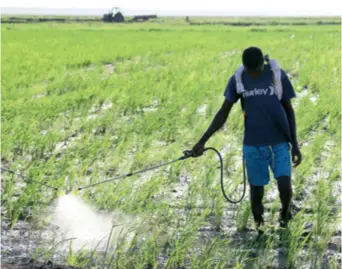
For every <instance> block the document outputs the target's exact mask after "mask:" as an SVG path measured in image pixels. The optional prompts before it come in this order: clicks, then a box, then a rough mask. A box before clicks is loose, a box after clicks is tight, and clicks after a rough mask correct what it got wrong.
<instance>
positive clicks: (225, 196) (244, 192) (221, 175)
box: [204, 147, 246, 204]
mask: <svg viewBox="0 0 342 269" xmlns="http://www.w3.org/2000/svg"><path fill="white" fill-rule="evenodd" d="M208 150H212V151H214V152H215V153H216V154H217V156H218V157H219V159H220V177H221V179H220V182H221V190H222V194H223V196H224V198H225V199H226V200H227V201H228V202H229V203H232V204H237V203H239V202H241V201H242V199H243V198H244V197H245V194H246V172H245V159H244V158H242V164H243V192H242V195H241V198H240V199H239V200H237V201H233V200H231V199H229V198H228V196H227V194H226V192H225V190H224V185H223V159H222V156H221V154H220V152H219V151H218V150H217V149H215V148H211V147H209V148H205V149H204V151H208Z"/></svg>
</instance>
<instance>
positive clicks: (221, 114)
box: [187, 99, 234, 157]
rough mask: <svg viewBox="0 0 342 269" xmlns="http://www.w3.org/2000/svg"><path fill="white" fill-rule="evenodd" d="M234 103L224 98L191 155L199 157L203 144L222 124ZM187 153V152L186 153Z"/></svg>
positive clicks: (202, 150)
mask: <svg viewBox="0 0 342 269" xmlns="http://www.w3.org/2000/svg"><path fill="white" fill-rule="evenodd" d="M233 105H234V103H233V102H231V101H228V100H227V99H225V100H224V102H223V104H222V106H221V108H220V110H219V111H218V112H217V113H216V115H215V117H214V119H213V121H212V122H211V124H210V126H209V128H208V130H207V131H206V132H205V133H204V135H203V136H202V138H201V139H200V140H199V141H198V142H197V144H196V145H195V146H194V147H193V149H192V150H191V155H192V157H199V156H201V155H202V154H203V152H204V145H205V143H206V142H207V141H208V140H209V138H210V137H211V136H212V135H213V134H214V133H215V132H216V131H217V130H219V129H220V128H221V127H222V126H223V124H224V123H225V122H226V120H227V118H228V116H229V113H230V110H231V108H232V107H233ZM187 154H189V152H188V153H187Z"/></svg>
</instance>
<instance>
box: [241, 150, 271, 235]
mask: <svg viewBox="0 0 342 269" xmlns="http://www.w3.org/2000/svg"><path fill="white" fill-rule="evenodd" d="M243 153H244V158H245V161H246V170H247V177H248V182H249V184H250V198H251V209H252V213H253V217H254V221H255V224H256V226H257V230H258V232H259V234H262V230H260V228H261V227H260V226H261V225H263V223H264V220H263V213H264V206H263V204H262V199H263V196H264V186H266V185H267V184H268V183H269V179H270V175H269V171H268V163H269V157H268V155H270V152H269V149H268V147H254V146H244V147H243Z"/></svg>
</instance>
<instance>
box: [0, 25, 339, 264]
mask: <svg viewBox="0 0 342 269" xmlns="http://www.w3.org/2000/svg"><path fill="white" fill-rule="evenodd" d="M1 31H2V32H1V34H2V59H1V61H2V62H1V64H2V95H1V97H2V100H1V105H2V106H1V123H2V126H1V137H2V139H1V146H2V166H5V167H7V168H10V169H11V170H15V171H22V172H23V173H24V174H25V175H27V176H29V177H32V178H34V179H35V180H37V181H40V182H45V183H47V184H50V185H53V186H56V187H58V188H60V189H61V190H62V191H61V192H59V193H54V192H53V191H51V190H49V189H47V188H46V187H44V186H41V185H39V184H38V183H36V182H30V181H29V180H23V179H21V178H19V177H17V176H14V175H11V174H2V193H1V197H2V206H3V208H4V211H3V212H4V214H5V216H6V217H7V218H9V219H10V220H11V222H12V225H13V226H14V225H15V223H16V222H17V221H18V220H19V219H20V220H24V219H27V220H30V218H39V217H40V215H39V212H41V211H43V210H44V209H45V208H46V207H47V206H48V205H49V204H50V203H51V202H52V201H53V200H55V199H56V197H57V196H58V195H61V194H63V192H64V191H63V190H65V189H67V188H72V189H75V188H76V187H80V186H84V185H87V184H90V183H95V182H98V181H101V180H103V179H107V178H109V177H112V176H114V175H120V174H124V173H128V172H130V171H136V170H139V169H142V168H145V167H148V166H150V165H153V164H158V163H161V162H163V161H169V160H173V159H176V158H178V157H180V156H181V155H182V151H183V150H185V149H189V148H191V147H192V146H193V144H194V143H195V142H196V141H197V139H198V138H199V137H200V136H201V135H202V133H203V132H204V131H205V129H206V128H207V127H208V126H209V124H210V122H211V120H212V118H213V117H214V115H215V113H216V111H217V110H218V109H219V107H220V105H221V103H222V102H223V91H224V89H225V86H226V83H227V81H228V79H229V77H230V76H231V75H232V73H233V72H234V71H235V69H236V68H237V67H238V66H239V65H240V62H241V52H242V50H243V49H244V48H245V47H247V46H250V45H257V46H260V47H261V48H262V49H263V51H264V52H265V53H268V54H269V55H270V57H271V58H275V59H277V60H278V61H279V62H280V64H281V65H282V67H283V68H284V70H285V71H286V72H287V73H288V74H289V75H290V77H291V80H292V82H293V85H294V87H295V89H296V92H297V94H298V95H299V97H298V101H295V104H296V106H295V110H296V116H297V126H298V139H299V141H300V142H301V143H302V153H303V155H304V160H303V163H302V165H301V166H300V167H298V168H297V169H296V170H295V171H294V176H293V184H294V204H295V213H297V214H296V215H295V216H294V219H293V220H292V222H291V224H290V227H289V229H288V231H284V232H283V238H285V239H284V240H283V241H282V245H281V246H278V244H280V240H279V237H278V236H277V235H276V233H272V229H273V228H272V227H271V225H278V223H277V218H278V209H279V206H280V203H279V198H278V196H276V197H277V198H276V199H274V198H270V197H269V196H267V197H265V202H266V207H267V208H268V209H269V210H270V212H268V214H267V215H266V222H267V224H269V225H270V227H269V232H270V234H271V236H270V237H269V238H268V239H267V242H266V243H265V244H264V245H255V244H254V239H255V232H254V231H251V229H253V228H254V224H253V222H252V217H251V213H250V210H249V200H248V198H249V197H248V192H247V195H246V198H245V199H244V201H243V202H242V203H240V204H239V205H230V204H227V203H226V202H225V200H224V198H223V197H222V195H221V190H220V184H219V171H218V169H215V168H216V167H217V160H216V158H214V155H213V154H211V153H207V154H205V155H204V156H203V157H201V158H197V159H190V160H186V161H184V162H179V163H176V164H174V165H172V166H170V167H166V168H165V167H164V168H161V169H159V170H155V171H153V172H148V173H146V174H144V175H141V176H135V177H132V178H127V179H123V180H120V181H117V182H115V183H107V184H104V185H99V186H97V187H95V188H92V189H87V190H85V191H82V192H81V193H79V195H80V196H82V198H83V199H84V200H85V201H87V202H88V203H91V204H93V205H95V206H96V207H97V208H99V209H100V208H101V209H102V210H106V211H109V212H111V211H115V210H119V211H122V212H124V213H126V214H129V215H132V216H136V217H137V218H140V219H142V220H144V221H145V222H146V223H148V225H147V226H144V227H140V228H139V227H136V230H134V236H133V239H132V240H130V241H125V236H122V238H121V239H120V240H122V241H120V242H121V243H120V244H118V247H117V248H116V249H115V251H108V253H106V254H105V255H100V254H96V253H86V252H84V251H80V252H78V253H75V252H74V251H73V250H72V248H70V252H69V256H68V257H66V261H67V262H68V263H69V264H70V265H77V266H83V267H86V266H87V265H89V263H95V264H96V265H97V266H98V267H97V268H104V267H103V266H104V264H106V265H108V266H110V268H160V267H161V266H162V268H183V266H184V267H185V268H268V266H269V267H270V268H271V267H272V266H277V263H278V260H277V255H278V254H279V253H280V252H281V253H283V255H284V257H285V260H286V263H287V265H291V266H292V268H301V266H302V265H303V264H304V263H306V264H309V265H310V268H321V267H320V266H321V263H322V262H323V260H324V259H323V256H325V257H326V255H327V253H328V252H327V250H328V243H329V242H330V240H331V239H332V237H333V236H335V232H336V230H337V228H336V227H337V224H338V223H339V221H340V219H339V216H340V206H339V205H338V204H337V202H336V199H337V195H340V194H339V193H338V191H337V183H338V182H339V181H340V176H339V175H340V174H339V172H340V152H341V140H340V137H341V127H340V119H341V102H340V100H341V98H340V89H341V75H340V74H341V60H340V59H341V51H340V44H341V29H340V26H331V25H329V26H262V27H259V26H253V27H231V26H223V25H221V26H208V25H205V26H197V25H196V26H191V25H188V24H185V22H184V21H183V22H180V21H179V22H177V23H172V22H170V23H167V24H166V23H164V24H160V23H152V22H149V23H143V24H128V25H115V24H102V23H93V24H53V23H51V24H20V25H19V24H10V25H9V24H7V25H5V24H3V25H2V28H1ZM314 98H316V99H314ZM242 134H243V122H242V116H241V111H240V106H239V105H237V106H236V107H235V108H234V109H233V112H232V115H231V116H230V118H229V120H228V123H227V124H226V127H225V129H224V130H223V131H220V132H218V133H217V134H216V135H215V136H214V137H212V138H211V140H210V141H209V142H208V144H207V146H213V147H215V148H217V149H218V150H219V151H222V152H225V154H224V162H225V177H226V179H225V180H226V182H227V183H226V185H227V192H228V193H230V196H232V195H233V197H232V198H233V199H234V198H236V197H238V196H239V195H240V193H235V194H233V193H232V191H233V190H235V188H236V184H238V183H239V182H241V180H242V170H241V165H240V159H241V157H240V156H241V148H242V147H241V142H242ZM235 163H237V164H239V166H237V167H236V169H234V166H235ZM109 169H111V170H110V171H109V172H108V170H109ZM275 190H276V185H275V184H274V181H273V182H272V183H271V184H270V185H269V186H268V188H267V193H270V192H271V191H275ZM146 227H147V228H146ZM307 227H310V228H307ZM71 245H72V244H71ZM111 249H112V248H111V247H110V248H109V250H111ZM275 250H276V252H275ZM49 252H51V250H49ZM50 255H52V254H50ZM46 258H48V257H46ZM337 264H338V262H337V258H336V256H333V257H332V258H331V259H330V260H328V261H326V262H325V266H327V267H326V268H337Z"/></svg>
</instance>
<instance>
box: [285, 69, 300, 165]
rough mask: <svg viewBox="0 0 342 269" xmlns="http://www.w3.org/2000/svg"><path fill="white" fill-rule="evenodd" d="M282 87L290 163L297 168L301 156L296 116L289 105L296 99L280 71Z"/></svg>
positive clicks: (287, 80) (288, 81)
mask: <svg viewBox="0 0 342 269" xmlns="http://www.w3.org/2000/svg"><path fill="white" fill-rule="evenodd" d="M281 75H282V76H281V77H282V79H281V81H282V86H283V98H282V100H281V104H282V105H283V107H284V110H285V112H286V115H287V119H288V122H289V126H290V132H291V146H292V161H293V163H294V164H295V167H296V166H298V165H299V164H300V163H301V161H302V154H301V152H300V150H299V145H298V140H297V126H296V116H295V112H294V109H293V106H292V104H291V98H294V97H296V94H295V91H294V89H293V86H292V83H291V81H290V80H289V78H288V76H287V75H286V73H285V72H284V71H283V70H282V74H281Z"/></svg>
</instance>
